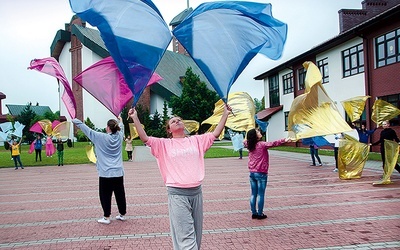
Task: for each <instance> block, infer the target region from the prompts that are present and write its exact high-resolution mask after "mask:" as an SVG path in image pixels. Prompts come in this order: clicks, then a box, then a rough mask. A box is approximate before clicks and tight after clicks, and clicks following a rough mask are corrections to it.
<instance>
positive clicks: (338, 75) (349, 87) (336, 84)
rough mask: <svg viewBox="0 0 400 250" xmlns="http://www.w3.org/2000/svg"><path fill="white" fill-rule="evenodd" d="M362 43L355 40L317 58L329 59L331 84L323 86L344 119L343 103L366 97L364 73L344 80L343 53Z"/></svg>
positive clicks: (358, 39)
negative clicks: (350, 99) (351, 99)
mask: <svg viewBox="0 0 400 250" xmlns="http://www.w3.org/2000/svg"><path fill="white" fill-rule="evenodd" d="M360 43H362V39H361V38H355V39H353V40H350V41H348V42H347V43H344V44H341V45H340V46H337V47H335V48H334V49H332V50H329V51H326V52H324V53H321V54H319V55H318V56H317V61H318V60H321V59H323V58H326V57H327V58H328V67H329V82H328V83H325V84H323V86H324V88H325V90H326V92H327V93H328V95H329V97H330V98H331V99H332V100H333V101H334V102H335V103H336V107H337V108H338V110H339V113H340V114H341V115H342V117H343V118H344V117H345V111H344V109H343V106H342V104H341V102H342V101H344V100H346V99H349V98H352V97H356V96H363V95H365V78H364V73H360V74H356V75H353V76H349V77H345V78H343V69H342V67H343V66H342V51H343V50H346V49H348V48H351V47H353V46H355V45H358V44H360Z"/></svg>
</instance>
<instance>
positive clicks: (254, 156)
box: [245, 139, 285, 174]
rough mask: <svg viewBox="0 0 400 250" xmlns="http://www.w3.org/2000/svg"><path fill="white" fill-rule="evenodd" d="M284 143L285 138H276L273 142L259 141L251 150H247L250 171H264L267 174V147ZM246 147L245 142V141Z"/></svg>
mask: <svg viewBox="0 0 400 250" xmlns="http://www.w3.org/2000/svg"><path fill="white" fill-rule="evenodd" d="M284 143H285V139H281V140H277V141H274V142H265V141H259V142H257V144H256V148H255V149H254V150H253V151H251V152H250V151H249V162H248V167H249V171H250V172H251V173H265V174H268V168H269V154H268V148H272V147H277V146H280V145H282V144H284ZM245 147H247V142H245Z"/></svg>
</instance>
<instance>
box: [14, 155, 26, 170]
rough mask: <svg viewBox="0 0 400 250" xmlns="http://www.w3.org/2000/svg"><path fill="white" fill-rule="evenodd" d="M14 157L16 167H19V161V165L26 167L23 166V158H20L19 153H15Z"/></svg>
mask: <svg viewBox="0 0 400 250" xmlns="http://www.w3.org/2000/svg"><path fill="white" fill-rule="evenodd" d="M12 158H13V160H14V164H15V168H18V165H17V162H18V163H19V166H20V167H21V168H24V167H23V166H22V163H21V158H20V156H19V155H14V156H13V157H12Z"/></svg>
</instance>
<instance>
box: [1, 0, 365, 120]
mask: <svg viewBox="0 0 400 250" xmlns="http://www.w3.org/2000/svg"><path fill="white" fill-rule="evenodd" d="M153 2H154V4H155V5H156V6H157V7H158V9H159V10H160V12H161V14H162V15H163V17H164V20H165V21H166V22H167V24H169V23H170V21H171V20H172V18H174V17H175V16H176V15H177V14H179V13H180V12H181V11H183V10H184V9H185V8H186V7H187V4H188V0H153ZM203 2H208V1H204V0H203V1H201V0H190V1H189V6H190V7H192V8H193V9H194V8H196V7H197V6H198V5H199V4H201V3H203ZM255 2H263V3H271V4H272V14H273V16H274V17H275V18H277V19H279V20H280V21H283V22H285V23H287V24H288V37H287V41H286V45H285V49H284V52H283V55H282V58H281V59H279V60H277V61H272V60H270V59H268V58H266V57H265V56H263V55H258V56H256V57H255V58H254V59H253V60H252V61H251V62H250V64H249V65H248V66H247V68H246V69H245V71H243V73H242V74H241V75H240V77H239V78H238V79H237V81H236V82H235V83H234V85H233V86H232V88H231V92H235V91H245V92H248V93H249V94H250V95H251V96H252V97H253V98H258V99H261V98H262V96H263V93H264V87H263V83H262V81H255V80H254V79H253V78H254V77H255V76H257V75H259V74H261V73H263V72H265V71H267V70H269V69H271V68H273V67H274V66H276V65H278V64H281V63H283V62H284V61H285V60H288V59H291V58H293V57H295V56H297V55H298V54H301V53H302V52H304V51H307V50H309V49H311V48H312V47H314V46H315V45H318V44H320V43H322V42H324V41H326V40H328V39H330V38H332V37H334V36H336V35H337V34H338V33H339V15H338V11H339V10H340V9H360V8H361V2H362V0H271V1H255ZM0 16H1V17H2V19H3V25H1V28H0V34H1V39H0V49H1V55H2V60H0V68H1V78H0V92H2V93H4V94H5V95H6V96H7V97H6V99H3V101H2V113H3V114H6V113H8V109H7V108H6V106H5V104H21V105H25V104H27V103H29V102H32V104H33V105H36V103H39V104H40V105H43V106H49V107H50V108H51V110H52V111H53V112H55V111H57V110H59V106H58V105H59V102H58V85H57V80H56V79H55V78H53V77H51V76H48V75H45V74H43V73H39V72H37V71H32V70H27V67H28V66H29V63H30V61H31V60H32V59H34V58H45V57H49V56H50V45H51V43H52V41H53V39H54V36H55V34H56V32H57V30H59V29H64V25H65V23H69V21H70V20H71V17H72V16H73V13H72V11H71V8H70V6H69V1H68V0H51V1H50V0H35V1H26V0H13V1H11V0H6V1H2V3H1V8H0ZM69 80H71V79H69Z"/></svg>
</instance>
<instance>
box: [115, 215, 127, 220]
mask: <svg viewBox="0 0 400 250" xmlns="http://www.w3.org/2000/svg"><path fill="white" fill-rule="evenodd" d="M115 219H117V220H122V221H124V220H126V219H125V217H124V216H123V215H120V214H119V215H117V216H115Z"/></svg>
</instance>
